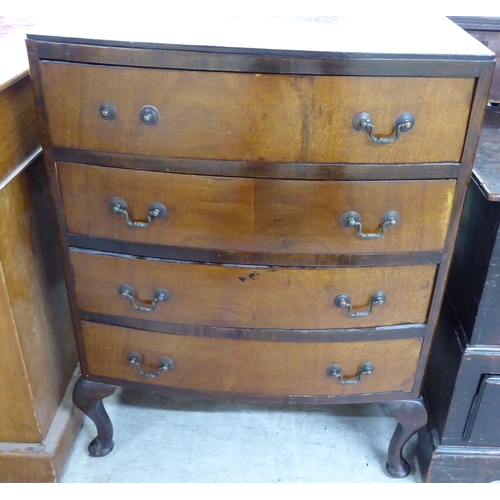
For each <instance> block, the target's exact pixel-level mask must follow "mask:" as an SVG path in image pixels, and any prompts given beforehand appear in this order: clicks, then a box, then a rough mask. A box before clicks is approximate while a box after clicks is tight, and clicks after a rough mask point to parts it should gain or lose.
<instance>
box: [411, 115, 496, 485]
mask: <svg viewBox="0 0 500 500" xmlns="http://www.w3.org/2000/svg"><path fill="white" fill-rule="evenodd" d="M499 166H500V107H499V106H489V107H488V109H487V111H486V119H485V122H484V125H483V129H482V132H481V137H480V140H479V146H478V151H477V157H476V161H475V163H474V170H473V179H472V181H471V186H470V189H469V192H468V195H467V199H466V203H465V208H464V214H463V218H462V222H461V226H460V231H459V236H458V240H457V248H456V251H455V256H454V259H453V264H452V268H451V272H450V279H449V284H448V288H447V294H446V307H445V308H443V313H442V315H441V318H440V321H439V324H438V329H437V333H436V341H435V345H434V347H433V352H432V355H431V357H430V362H429V369H428V372H427V375H426V380H425V398H426V401H427V404H428V407H429V413H430V421H429V426H428V429H427V431H426V432H424V431H421V432H420V434H419V461H420V464H421V470H422V471H423V475H424V478H425V480H426V481H428V482H489V481H498V480H500V472H499V466H500V439H499V438H500V436H499V432H498V423H497V415H498V409H499V408H500V391H499V375H500V322H499V319H500V317H499V308H498V304H499V300H500V295H499V293H500V292H499V290H498V277H499V272H498V259H499V257H500V246H499V242H500V232H499V228H500V226H499V224H500V204H499V203H498V201H499V199H500V198H499V193H500V190H499V186H500V184H499V179H500V177H499V175H498V169H499ZM443 367H444V368H443Z"/></svg>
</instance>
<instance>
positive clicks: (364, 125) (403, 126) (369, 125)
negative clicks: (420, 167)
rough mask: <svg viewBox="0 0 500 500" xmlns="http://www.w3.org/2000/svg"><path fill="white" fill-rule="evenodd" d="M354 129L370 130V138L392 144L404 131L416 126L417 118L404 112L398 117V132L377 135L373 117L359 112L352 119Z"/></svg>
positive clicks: (379, 142) (378, 142) (380, 142)
mask: <svg viewBox="0 0 500 500" xmlns="http://www.w3.org/2000/svg"><path fill="white" fill-rule="evenodd" d="M352 126H353V128H354V130H357V131H358V132H368V134H369V135H370V139H371V140H372V141H373V142H376V143H377V144H391V143H392V142H394V141H396V140H398V139H399V136H400V135H401V133H402V132H409V131H410V130H411V129H412V128H413V127H414V126H415V118H414V116H413V115H412V114H411V113H402V114H400V115H399V116H398V117H397V118H396V124H395V126H396V132H395V133H394V135H393V136H392V137H375V135H374V133H373V122H372V117H371V116H370V115H369V114H368V113H366V112H364V111H363V112H361V113H358V114H357V115H356V116H355V117H354V118H353V120H352Z"/></svg>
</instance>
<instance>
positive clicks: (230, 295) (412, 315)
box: [70, 251, 436, 330]
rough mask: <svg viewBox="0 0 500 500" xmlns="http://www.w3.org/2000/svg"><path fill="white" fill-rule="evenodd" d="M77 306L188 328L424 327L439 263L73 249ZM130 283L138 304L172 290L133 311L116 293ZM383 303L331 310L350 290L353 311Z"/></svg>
mask: <svg viewBox="0 0 500 500" xmlns="http://www.w3.org/2000/svg"><path fill="white" fill-rule="evenodd" d="M70 259H71V262H72V264H73V269H74V273H75V281H76V294H77V300H78V305H79V307H80V309H82V310H84V311H88V312H96V313H104V314H111V315H115V316H126V317H133V318H139V319H143V320H145V321H147V320H151V321H162V322H168V323H181V324H192V325H206V326H222V327H230V328H231V327H239V328H284V329H294V330H300V329H331V328H358V327H371V326H379V325H396V324H401V323H425V322H426V320H427V312H428V307H429V301H430V298H431V295H432V290H433V286H434V276H435V273H436V266H433V265H426V266H412V267H410V266H395V267H365V268H341V269H340V268H337V269H332V268H301V269H297V268H268V267H267V268H266V267H261V268H258V267H251V266H226V265H211V264H192V263H176V262H169V261H158V260H146V259H134V258H125V257H123V258H122V257H111V256H106V255H96V254H94V253H86V252H75V251H72V252H70ZM122 284H128V285H131V286H132V287H133V288H134V290H135V293H136V300H137V301H138V303H139V304H140V305H142V306H147V302H148V301H151V300H152V299H153V292H154V290H155V289H157V288H166V289H168V290H169V292H170V295H171V297H170V300H169V301H168V302H163V303H159V304H158V305H157V308H156V310H155V311H154V312H151V313H147V312H141V311H137V310H135V309H134V308H133V306H132V305H131V304H130V301H129V300H128V299H127V298H123V297H122V296H120V294H119V293H118V287H119V286H120V285H122ZM380 290H381V291H384V292H385V293H386V294H387V302H386V303H385V304H383V305H381V306H376V307H375V310H374V312H373V313H372V314H371V315H369V316H366V317H359V318H352V317H350V316H348V314H347V310H346V309H343V308H339V307H336V306H334V304H333V300H334V297H335V296H336V295H338V294H341V293H347V294H349V295H350V297H351V301H352V304H353V306H354V307H355V309H356V311H364V310H367V309H368V308H369V305H370V297H371V296H372V294H373V293H374V292H377V291H380Z"/></svg>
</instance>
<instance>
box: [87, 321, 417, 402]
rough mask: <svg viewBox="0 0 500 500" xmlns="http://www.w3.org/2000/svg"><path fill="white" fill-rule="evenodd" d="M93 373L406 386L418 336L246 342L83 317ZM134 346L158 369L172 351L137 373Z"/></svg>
mask: <svg viewBox="0 0 500 500" xmlns="http://www.w3.org/2000/svg"><path fill="white" fill-rule="evenodd" d="M83 331H84V338H85V348H86V351H87V359H88V362H89V370H90V373H91V374H92V375H100V376H104V377H111V378H119V379H123V380H130V381H134V382H148V383H151V384H161V385H166V386H172V387H177V388H185V389H197V390H206V391H216V392H228V393H249V394H267V395H335V394H360V393H371V392H388V391H407V390H411V389H412V387H413V382H414V372H415V368H416V365H417V361H418V357H419V355H420V348H421V345H422V340H421V339H404V340H388V341H383V340H381V341H376V342H355V343H354V342H353V343H351V342H342V343H339V344H334V343H329V344H324V343H319V344H317V343H308V342H306V343H292V342H279V343H273V342H255V341H252V342H249V341H245V340H229V339H210V338H201V337H184V336H179V335H170V334H159V333H152V332H146V331H141V330H131V329H127V328H118V327H113V326H107V325H99V324H97V323H87V322H84V323H83ZM132 351H136V352H139V353H140V354H141V355H142V356H143V358H144V363H143V365H142V368H143V370H145V371H147V372H149V373H155V372H156V369H157V367H158V360H159V358H160V357H162V356H170V357H171V358H173V359H174V361H175V365H176V366H175V368H174V370H173V371H171V372H164V373H162V374H161V375H160V377H158V378H157V379H148V378H146V377H143V376H142V375H140V374H139V373H138V372H137V370H136V368H135V367H134V366H132V365H130V364H129V363H128V359H127V354H128V353H129V352H132ZM368 361H369V362H372V363H373V364H374V365H375V370H374V373H373V374H372V375H370V376H367V377H365V378H363V379H362V381H361V382H359V383H358V384H350V385H344V384H340V383H339V382H338V381H337V380H336V379H335V378H332V377H330V376H328V375H327V374H326V367H327V366H328V365H330V364H332V363H335V364H339V365H341V367H342V372H343V374H344V377H354V376H356V375H357V373H358V367H359V365H360V364H362V363H364V362H368Z"/></svg>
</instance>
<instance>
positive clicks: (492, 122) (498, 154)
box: [473, 106, 500, 201]
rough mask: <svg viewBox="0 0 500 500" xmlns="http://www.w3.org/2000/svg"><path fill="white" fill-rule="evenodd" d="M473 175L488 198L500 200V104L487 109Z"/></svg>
mask: <svg viewBox="0 0 500 500" xmlns="http://www.w3.org/2000/svg"><path fill="white" fill-rule="evenodd" d="M473 175H474V178H475V179H476V181H477V183H478V185H479V187H480V188H481V190H482V191H483V193H484V196H486V198H488V199H489V200H491V201H500V106H488V108H487V109H486V116H485V119H484V124H483V128H482V130H481V135H480V137H479V144H478V147H477V153H476V159H475V160H474V168H473Z"/></svg>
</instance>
